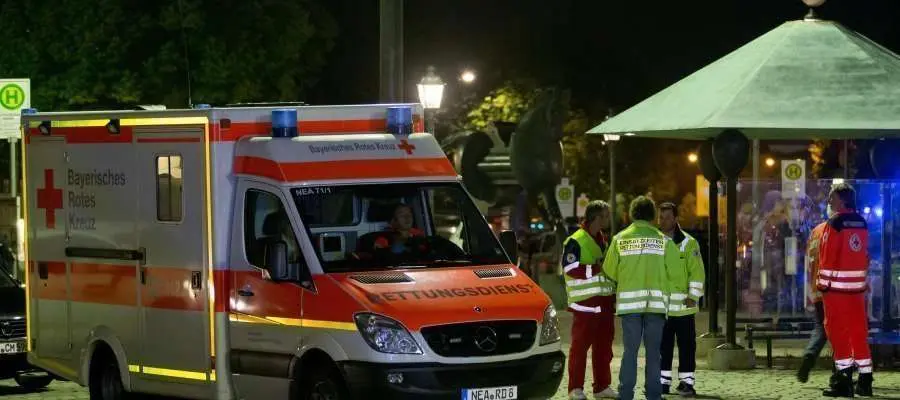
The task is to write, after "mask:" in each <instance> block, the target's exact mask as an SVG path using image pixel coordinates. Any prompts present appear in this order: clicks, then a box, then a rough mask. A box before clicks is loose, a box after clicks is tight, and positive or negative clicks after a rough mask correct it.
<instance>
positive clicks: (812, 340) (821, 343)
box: [803, 301, 828, 358]
mask: <svg viewBox="0 0 900 400" xmlns="http://www.w3.org/2000/svg"><path fill="white" fill-rule="evenodd" d="M813 304H814V305H815V307H816V327H815V329H813V333H812V336H810V337H809V343H808V344H807V345H806V349H805V350H803V355H804V356H807V357H813V358H818V357H819V353H821V352H822V349H823V348H824V347H825V343H826V342H828V337H827V336H826V335H825V307H823V306H822V302H821V301H817V302H815V303H813Z"/></svg>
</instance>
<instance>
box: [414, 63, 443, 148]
mask: <svg viewBox="0 0 900 400" xmlns="http://www.w3.org/2000/svg"><path fill="white" fill-rule="evenodd" d="M417 86H418V89H419V102H421V103H422V107H425V112H426V113H428V110H437V109H439V108H441V100H443V97H444V81H442V80H441V77H439V76H437V74H435V73H434V67H433V66H429V67H428V72H427V73H426V74H425V76H423V77H422V80H420V81H419V84H418V85H417ZM431 114H432V115H431V118H430V125H431V127H430V128H428V129H426V130H427V131H429V132H431V133H432V134H434V112H433V111H432V113H431ZM425 122H429V118H427V117H426V118H425Z"/></svg>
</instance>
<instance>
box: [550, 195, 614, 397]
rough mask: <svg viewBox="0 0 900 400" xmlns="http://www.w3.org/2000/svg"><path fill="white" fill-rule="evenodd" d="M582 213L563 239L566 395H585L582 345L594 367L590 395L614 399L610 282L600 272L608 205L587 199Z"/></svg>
mask: <svg viewBox="0 0 900 400" xmlns="http://www.w3.org/2000/svg"><path fill="white" fill-rule="evenodd" d="M584 215H585V218H584V223H583V224H582V226H581V227H580V228H579V229H578V230H576V231H575V233H573V234H572V236H569V238H568V239H566V241H565V242H563V246H564V247H565V250H564V252H563V258H562V267H563V272H564V273H565V276H564V277H565V282H566V295H567V296H568V302H569V312H571V313H572V315H573V322H572V344H571V347H570V349H569V398H571V399H574V400H583V399H586V398H587V396H586V395H585V394H584V374H585V368H586V367H587V366H586V363H587V352H588V349H591V363H592V365H593V370H594V371H593V372H594V384H593V393H594V398H595V399H600V398H615V397H616V392H615V391H613V390H612V388H611V387H610V383H611V382H612V376H611V373H610V370H609V363H610V362H612V357H613V354H612V342H613V335H614V334H615V320H614V318H615V317H614V307H615V297H614V295H615V285H614V284H613V282H612V281H610V280H609V279H607V277H606V276H605V275H604V274H603V271H602V261H603V257H604V253H605V252H606V247H607V240H606V237H605V236H604V235H603V232H602V230H601V229H602V227H604V226H608V225H609V205H608V204H606V202H604V201H599V200H597V201H592V202H590V203H589V204H588V205H587V207H586V208H585V212H584Z"/></svg>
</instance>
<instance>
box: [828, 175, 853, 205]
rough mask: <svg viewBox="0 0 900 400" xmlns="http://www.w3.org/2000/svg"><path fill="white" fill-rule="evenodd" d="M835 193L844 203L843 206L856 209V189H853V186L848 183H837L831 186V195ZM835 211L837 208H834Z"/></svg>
mask: <svg viewBox="0 0 900 400" xmlns="http://www.w3.org/2000/svg"><path fill="white" fill-rule="evenodd" d="M833 194H834V195H837V196H838V198H839V199H841V202H842V203H844V207H845V208H850V209H854V210H855V209H856V190H853V186H850V184H849V183H843V182H842V183H838V184H836V185H834V186H832V187H831V193H829V194H828V196H829V197H830V196H831V195H833ZM834 211H835V212H837V210H834Z"/></svg>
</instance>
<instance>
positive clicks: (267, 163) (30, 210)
mask: <svg viewBox="0 0 900 400" xmlns="http://www.w3.org/2000/svg"><path fill="white" fill-rule="evenodd" d="M422 111H423V110H422V108H421V107H420V106H418V105H411V104H398V105H361V106H317V107H305V106H304V107H292V108H262V107H259V108H253V107H249V108H210V107H198V108H196V109H192V110H166V111H120V112H90V113H37V112H35V111H33V110H29V111H28V112H26V113H25V114H24V115H23V117H22V118H23V127H24V129H25V132H24V134H25V138H26V140H24V141H23V142H24V144H23V167H24V168H25V169H24V174H25V175H24V176H25V181H26V187H25V189H24V190H23V192H24V194H25V199H24V201H25V204H26V205H27V207H26V208H25V210H26V211H25V220H26V231H27V233H26V237H27V240H26V257H27V259H26V262H27V268H28V273H27V290H28V307H29V309H28V324H27V327H28V347H29V354H28V356H29V361H30V362H31V363H33V364H35V365H37V366H39V367H41V368H45V369H47V370H49V371H51V372H53V373H54V374H57V375H59V376H62V377H64V378H67V379H70V380H72V381H74V382H78V383H79V384H81V385H84V386H87V387H88V388H89V390H90V397H91V399H121V398H125V397H127V395H128V394H129V393H151V394H160V395H166V396H176V397H184V398H196V399H348V398H367V399H382V398H385V399H386V398H416V399H423V398H454V399H459V398H465V399H495V400H503V399H517V398H518V399H525V398H549V397H551V396H552V395H553V394H554V393H555V392H556V390H557V387H558V386H559V383H560V380H561V378H562V374H563V367H564V364H565V358H564V355H563V353H562V352H561V350H560V342H559V341H560V336H559V327H558V323H557V316H556V311H555V310H554V309H553V306H552V305H551V303H550V299H549V298H548V296H547V295H546V294H545V293H544V292H543V291H541V289H540V288H539V287H538V286H537V285H536V284H535V283H534V282H533V281H532V280H530V279H529V278H528V277H527V276H526V275H525V274H523V273H521V272H520V271H518V270H517V269H516V268H515V267H514V266H513V265H512V263H510V259H509V257H508V255H509V256H512V257H513V258H514V257H515V254H514V253H512V252H514V251H515V237H514V235H512V233H511V232H504V233H503V234H502V235H500V240H498V239H497V237H496V236H494V235H493V233H492V231H491V230H490V228H489V226H488V224H487V223H486V222H485V220H484V218H483V217H482V216H481V214H479V212H478V210H477V208H476V206H475V205H474V204H473V202H472V200H471V199H470V197H469V195H468V194H467V192H466V190H465V189H464V188H463V186H462V184H461V183H460V179H459V177H458V175H457V174H456V172H455V171H454V170H453V167H452V166H451V164H450V162H449V160H447V158H446V156H445V155H444V154H443V152H442V151H441V149H440V147H439V146H438V143H437V141H436V140H435V139H434V138H433V137H432V136H431V135H429V134H426V133H415V132H422V129H421V127H422V123H421V121H422ZM442 224H443V225H446V226H440V225H442ZM457 231H461V234H460V235H457V236H458V237H457V238H456V239H455V242H454V241H451V240H449V239H447V238H445V237H444V236H448V235H452V234H454V233H460V232H457ZM438 232H440V233H441V235H439V234H438ZM447 232H449V233H447ZM442 235H443V236H442ZM501 242H502V243H503V244H502V245H501Z"/></svg>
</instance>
